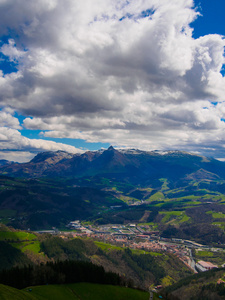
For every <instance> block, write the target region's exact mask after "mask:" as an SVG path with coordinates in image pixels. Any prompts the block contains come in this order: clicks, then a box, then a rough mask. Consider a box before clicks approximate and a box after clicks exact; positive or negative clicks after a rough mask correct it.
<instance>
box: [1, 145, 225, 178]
mask: <svg viewBox="0 0 225 300" xmlns="http://www.w3.org/2000/svg"><path fill="white" fill-rule="evenodd" d="M0 174H4V175H7V176H13V177H25V178H37V177H50V178H55V177H83V176H105V177H108V178H114V179H115V178H116V179H119V180H123V181H126V182H132V183H135V184H138V183H146V184H149V183H150V182H152V181H154V180H157V179H159V178H167V179H168V180H169V181H170V182H174V181H178V180H180V179H186V180H194V179H215V178H216V179H219V178H221V179H225V163H224V162H221V161H218V160H215V159H212V158H206V157H203V156H199V155H195V154H191V153H187V152H181V151H167V152H160V151H141V150H135V149H129V150H116V149H114V148H113V147H112V146H111V147H109V148H108V149H107V150H105V151H88V152H85V153H84V154H70V153H67V152H64V151H57V152H44V153H39V154H38V155H37V156H36V157H34V158H33V159H32V160H31V161H30V162H28V163H23V164H18V163H12V164H9V165H7V164H5V165H0Z"/></svg>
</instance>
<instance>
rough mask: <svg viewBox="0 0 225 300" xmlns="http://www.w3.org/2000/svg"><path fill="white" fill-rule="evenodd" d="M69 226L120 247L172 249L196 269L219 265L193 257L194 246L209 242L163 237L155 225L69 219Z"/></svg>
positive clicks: (174, 253) (74, 232) (79, 234)
mask: <svg viewBox="0 0 225 300" xmlns="http://www.w3.org/2000/svg"><path fill="white" fill-rule="evenodd" d="M67 226H68V227H69V228H70V229H72V230H73V231H70V232H69V234H70V235H72V236H73V237H77V236H88V237H92V238H93V239H95V240H100V241H103V242H106V243H111V244H114V245H118V246H121V247H129V248H131V249H140V250H144V251H153V252H163V251H165V252H168V253H172V254H173V255H175V256H177V257H178V258H179V259H180V260H182V261H183V262H184V263H185V264H186V265H187V266H189V267H190V268H192V269H193V270H194V271H195V272H203V271H207V270H210V269H213V268H217V266H216V265H214V264H212V263H210V262H205V261H198V262H197V263H195V261H194V259H193V257H192V250H191V249H192V248H195V249H199V248H201V249H204V248H207V246H205V245H201V244H198V243H196V242H193V241H190V240H182V239H166V238H162V237H160V236H159V231H156V230H152V228H151V227H150V226H148V225H145V226H144V225H142V226H138V225H136V224H127V225H114V224H113V225H104V226H92V225H87V226H83V225H81V223H80V221H78V220H77V221H72V222H70V223H69V224H68V225H67Z"/></svg>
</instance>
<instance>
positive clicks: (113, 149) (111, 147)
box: [107, 145, 116, 151]
mask: <svg viewBox="0 0 225 300" xmlns="http://www.w3.org/2000/svg"><path fill="white" fill-rule="evenodd" d="M107 150H108V151H115V150H116V149H115V148H113V146H112V145H111V146H110V147H109V148H108V149H107Z"/></svg>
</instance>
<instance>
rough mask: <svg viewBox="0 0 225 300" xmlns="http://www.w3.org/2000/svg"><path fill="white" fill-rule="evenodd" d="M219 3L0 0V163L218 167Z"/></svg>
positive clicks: (223, 104) (223, 127)
mask: <svg viewBox="0 0 225 300" xmlns="http://www.w3.org/2000/svg"><path fill="white" fill-rule="evenodd" d="M224 11H225V3H224V0H216V1H211V0H204V1H203V0H202V1H200V0H196V1H192V0H82V1H74V0H0V159H8V160H13V161H18V162H25V161H29V160H30V159H32V158H33V156H34V155H36V154H37V153H38V152H43V151H56V150H63V151H68V152H71V153H82V152H83V151H86V150H97V149H100V148H107V147H109V146H110V145H113V146H114V147H117V148H138V149H142V150H182V151H188V152H194V153H199V154H201V155H206V156H209V157H214V158H217V159H221V160H225V151H224V150H225V78H224V76H225V71H224V70H225V67H224V64H225V58H224V46H225V39H224V36H225V22H224V16H223V13H224Z"/></svg>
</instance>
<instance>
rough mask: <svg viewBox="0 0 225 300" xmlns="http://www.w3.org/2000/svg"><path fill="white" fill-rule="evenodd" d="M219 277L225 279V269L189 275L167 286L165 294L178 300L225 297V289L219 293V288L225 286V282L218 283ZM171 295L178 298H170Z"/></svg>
mask: <svg viewBox="0 0 225 300" xmlns="http://www.w3.org/2000/svg"><path fill="white" fill-rule="evenodd" d="M219 279H222V280H223V281H224V280H225V271H224V269H223V270H221V269H219V270H217V269H214V270H211V271H208V272H202V273H199V274H195V275H193V276H190V277H187V278H185V279H183V280H181V281H179V282H177V283H176V284H174V285H172V286H170V287H167V288H166V289H165V290H164V291H163V294H164V296H165V297H166V296H167V297H168V298H169V299H176V300H189V299H193V300H206V299H209V300H210V299H212V300H214V299H225V294H224V291H223V292H222V295H219V293H218V292H219V289H220V288H224V284H222V285H220V284H217V281H218V280H219ZM171 296H173V297H176V298H170V297H171Z"/></svg>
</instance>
